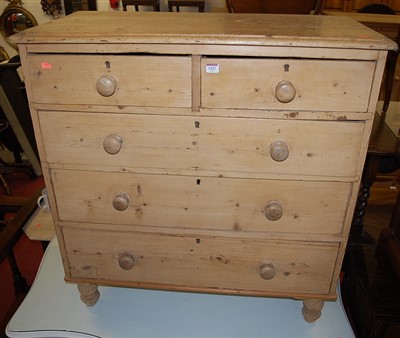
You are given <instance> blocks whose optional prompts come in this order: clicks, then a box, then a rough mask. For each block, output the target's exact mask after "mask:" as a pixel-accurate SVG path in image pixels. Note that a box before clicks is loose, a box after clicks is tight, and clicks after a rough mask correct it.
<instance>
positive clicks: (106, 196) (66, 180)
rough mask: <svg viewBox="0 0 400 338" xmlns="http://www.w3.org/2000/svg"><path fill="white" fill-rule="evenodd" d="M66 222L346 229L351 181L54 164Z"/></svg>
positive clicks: (242, 228)
mask: <svg viewBox="0 0 400 338" xmlns="http://www.w3.org/2000/svg"><path fill="white" fill-rule="evenodd" d="M52 177H53V185H54V190H55V194H56V196H57V209H58V213H59V218H60V220H62V221H73V222H88V223H109V224H111V223H114V224H127V225H144V226H157V227H170V228H188V229H190V228H191V229H212V230H232V231H265V232H278V233H297V234H307V233H318V234H337V233H340V232H341V231H342V223H343V220H344V217H345V213H346V205H347V201H348V198H349V194H350V188H351V184H350V183H343V182H342V183H338V182H306V181H283V180H259V179H237V178H210V177H191V176H172V175H145V174H143V175H140V174H132V173H123V174H121V173H105V172H91V171H72V170H52Z"/></svg>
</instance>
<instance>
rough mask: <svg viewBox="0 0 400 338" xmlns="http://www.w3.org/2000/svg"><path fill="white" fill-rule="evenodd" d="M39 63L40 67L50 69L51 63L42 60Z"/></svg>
mask: <svg viewBox="0 0 400 338" xmlns="http://www.w3.org/2000/svg"><path fill="white" fill-rule="evenodd" d="M40 65H41V66H42V69H51V63H48V62H42V63H41V64H40Z"/></svg>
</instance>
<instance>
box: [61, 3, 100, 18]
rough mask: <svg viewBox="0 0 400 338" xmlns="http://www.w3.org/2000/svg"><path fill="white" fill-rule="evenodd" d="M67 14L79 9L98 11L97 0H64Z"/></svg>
mask: <svg viewBox="0 0 400 338" xmlns="http://www.w3.org/2000/svg"><path fill="white" fill-rule="evenodd" d="M64 10H65V15H68V14H71V13H73V12H77V11H84V10H86V11H97V2H96V0H86V1H85V0H64Z"/></svg>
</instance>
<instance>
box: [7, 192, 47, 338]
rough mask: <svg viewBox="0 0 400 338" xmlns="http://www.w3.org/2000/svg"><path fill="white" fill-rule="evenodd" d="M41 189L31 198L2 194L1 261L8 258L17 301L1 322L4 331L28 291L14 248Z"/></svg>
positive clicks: (35, 206)
mask: <svg viewBox="0 0 400 338" xmlns="http://www.w3.org/2000/svg"><path fill="white" fill-rule="evenodd" d="M40 193H41V189H39V190H38V191H37V192H36V193H35V194H34V195H33V196H32V197H31V198H22V197H13V196H0V262H2V261H3V260H5V259H8V261H9V264H10V267H11V270H12V275H13V284H14V293H15V296H16V297H17V298H16V302H15V303H14V305H13V308H12V309H11V310H10V314H9V315H8V316H6V318H5V319H4V321H2V322H1V323H0V332H4V328H5V325H6V324H7V322H8V321H9V320H10V319H11V314H12V313H14V312H15V310H16V309H17V307H18V306H19V305H20V304H21V302H22V300H23V299H24V297H25V295H26V294H27V292H28V289H29V287H28V285H27V283H26V281H25V278H24V277H23V276H22V274H21V272H20V270H19V268H18V263H17V261H16V259H15V256H14V253H13V248H14V246H15V245H16V243H17V242H18V241H19V239H20V238H21V236H22V235H23V233H24V232H23V227H24V225H25V224H26V222H27V221H28V220H29V218H30V217H31V215H32V214H33V213H34V211H35V209H36V208H37V205H36V200H37V198H38V197H39V196H40Z"/></svg>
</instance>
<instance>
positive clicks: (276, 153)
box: [269, 141, 289, 162]
mask: <svg viewBox="0 0 400 338" xmlns="http://www.w3.org/2000/svg"><path fill="white" fill-rule="evenodd" d="M269 154H270V156H271V158H272V159H273V160H274V161H277V162H282V161H284V160H286V159H287V158H288V157H289V146H288V145H287V143H286V142H285V141H274V142H272V143H271V145H270V149H269Z"/></svg>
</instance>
